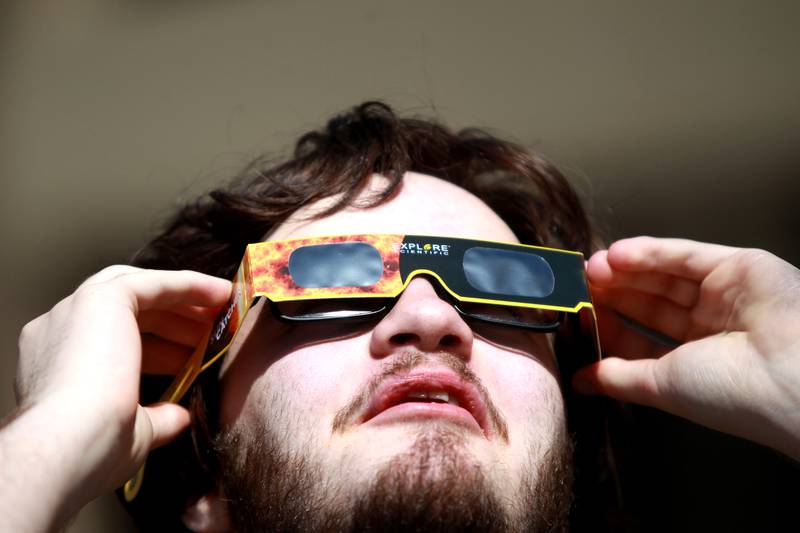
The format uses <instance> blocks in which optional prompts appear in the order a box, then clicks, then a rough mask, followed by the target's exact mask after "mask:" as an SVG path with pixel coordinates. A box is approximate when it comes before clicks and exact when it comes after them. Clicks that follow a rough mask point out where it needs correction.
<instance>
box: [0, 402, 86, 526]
mask: <svg viewBox="0 0 800 533" xmlns="http://www.w3.org/2000/svg"><path fill="white" fill-rule="evenodd" d="M56 418H60V417H58V416H57V414H56V413H50V414H48V413H46V411H45V409H41V408H37V407H36V406H34V407H31V408H27V409H21V410H18V411H17V412H15V413H13V414H12V415H10V416H9V417H8V419H7V420H6V421H5V422H4V423H3V426H2V428H0V531H15V532H21V533H29V532H40V531H42V532H44V531H53V530H57V529H59V528H61V527H63V526H64V525H66V523H67V522H68V521H69V519H70V518H71V516H72V515H73V514H74V513H76V512H77V510H78V509H79V508H80V506H81V503H79V502H76V501H75V494H73V492H74V491H73V490H71V489H70V487H71V485H72V484H73V483H74V482H75V480H74V479H71V475H72V474H71V472H72V471H73V466H74V462H75V461H76V460H78V458H79V455H75V453H74V452H75V450H69V449H66V448H65V447H64V446H65V442H64V440H63V439H61V431H60V427H63V425H62V424H63V422H64V421H65V420H64V419H63V418H62V419H61V420H57V419H56Z"/></svg>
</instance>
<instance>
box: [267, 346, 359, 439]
mask: <svg viewBox="0 0 800 533" xmlns="http://www.w3.org/2000/svg"><path fill="white" fill-rule="evenodd" d="M271 370H274V373H272V372H271V373H272V374H273V375H272V376H270V378H271V379H270V381H271V382H272V383H273V384H274V385H273V386H275V387H279V388H281V389H284V390H285V391H286V394H287V395H289V396H290V398H291V400H292V402H291V403H292V405H293V407H294V409H295V410H296V412H297V413H298V414H304V415H308V416H310V417H311V418H313V419H314V420H316V421H326V422H327V423H332V421H333V417H334V416H335V415H336V413H337V412H338V410H339V409H341V408H342V407H343V406H344V405H345V403H346V402H347V400H348V399H349V398H350V397H352V395H353V394H354V393H355V392H357V389H358V385H359V383H360V382H359V376H360V375H361V372H360V370H359V369H358V367H357V365H354V364H352V361H350V358H348V356H347V355H345V354H341V353H336V352H335V351H334V350H330V349H329V350H325V351H324V352H323V353H320V350H314V351H312V350H309V351H299V352H297V353H294V354H291V356H289V357H286V358H284V359H283V360H282V361H280V363H279V364H276V365H275V366H274V368H273V369H271ZM362 381H363V379H362ZM327 430H328V431H330V427H329V428H327Z"/></svg>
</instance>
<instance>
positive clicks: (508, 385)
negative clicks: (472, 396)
mask: <svg viewBox="0 0 800 533" xmlns="http://www.w3.org/2000/svg"><path fill="white" fill-rule="evenodd" d="M503 370H504V371H503V372H501V373H497V374H495V375H494V376H493V377H492V378H490V379H486V380H485V381H486V383H487V387H488V388H489V394H490V396H491V397H492V400H493V401H494V402H495V404H496V405H497V407H498V409H499V410H500V412H501V413H502V414H503V415H504V416H505V417H506V420H507V421H508V423H509V426H510V427H509V430H510V432H511V433H512V434H514V433H516V432H517V431H518V430H520V429H522V428H531V427H532V426H544V427H551V426H552V422H551V420H552V419H553V418H554V417H558V416H563V407H562V404H563V401H562V399H561V393H560V389H559V386H558V382H557V381H556V379H555V377H554V376H553V375H552V374H550V373H549V372H547V371H546V370H544V369H543V368H541V367H539V366H537V367H536V368H528V367H519V368H515V366H514V365H510V366H506V367H505V368H504V369H503ZM515 430H517V431H515Z"/></svg>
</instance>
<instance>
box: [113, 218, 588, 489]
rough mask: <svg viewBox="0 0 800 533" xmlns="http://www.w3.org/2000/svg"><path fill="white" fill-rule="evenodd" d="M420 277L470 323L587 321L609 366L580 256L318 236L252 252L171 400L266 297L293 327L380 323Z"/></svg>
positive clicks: (501, 246) (441, 240) (446, 241)
mask: <svg viewBox="0 0 800 533" xmlns="http://www.w3.org/2000/svg"><path fill="white" fill-rule="evenodd" d="M418 275H427V276H430V277H433V278H435V279H436V281H437V282H438V284H439V287H437V289H438V290H439V292H440V295H441V296H442V297H443V298H444V299H446V300H448V301H450V303H451V304H452V305H453V307H454V308H455V310H456V311H457V312H458V313H459V314H460V315H461V316H462V317H463V318H464V319H465V320H466V321H476V322H481V323H488V324H493V325H496V326H500V327H514V328H521V329H525V330H529V331H534V332H543V333H546V332H554V331H557V330H558V329H559V328H560V326H561V325H562V323H563V322H564V318H565V316H571V317H573V318H578V316H579V315H581V316H584V315H586V316H588V317H589V319H588V320H587V321H586V322H583V323H588V324H591V332H590V333H589V336H590V337H591V341H592V344H593V345H594V347H595V352H596V356H597V358H598V359H599V358H600V348H599V346H600V344H599V342H598V340H597V326H596V320H595V316H594V307H593V306H592V300H591V296H590V294H589V286H588V283H587V281H586V276H585V270H584V257H583V254H581V253H580V252H573V251H568V250H557V249H554V248H544V247H539V246H529V245H524V244H511V243H502V242H491V241H479V240H472V239H456V238H451V237H433V236H424V235H396V234H380V235H377V234H365V235H341V236H334V237H311V238H305V239H293V240H285V241H270V242H261V243H255V244H250V245H248V246H247V249H246V251H245V254H244V258H243V260H242V262H241V264H240V265H239V269H238V271H237V273H236V277H235V278H234V280H233V291H232V294H231V298H230V300H229V301H228V303H227V305H226V306H225V308H223V309H222V310H221V311H220V313H219V315H218V316H217V318H216V320H215V321H214V323H213V326H212V328H211V330H210V331H209V333H208V335H207V337H206V339H204V341H203V342H202V343H201V344H200V345H199V346H198V347H197V349H196V350H195V352H194V353H193V354H192V356H191V357H190V359H189V360H188V361H187V363H186V365H185V366H184V367H183V369H182V370H181V371H180V373H179V374H178V375H177V377H176V378H175V380H174V381H173V383H172V385H170V387H169V389H168V390H167V392H166V393H165V394H164V396H163V397H162V400H165V401H170V402H178V401H180V400H181V398H182V397H183V396H184V394H185V393H186V392H187V391H188V390H189V388H190V387H191V385H192V383H193V382H194V381H195V379H196V378H197V376H198V375H199V374H200V373H201V372H202V371H204V370H205V369H207V368H208V367H209V366H211V365H213V364H214V362H215V361H217V360H218V359H219V358H220V357H222V355H223V354H225V352H226V351H227V350H228V348H229V347H230V345H231V344H232V342H233V340H234V337H235V336H236V333H237V332H238V331H239V328H240V326H241V325H242V322H243V321H244V318H245V316H246V315H247V312H248V311H249V310H250V308H251V307H252V306H253V304H254V303H255V302H256V301H257V300H258V298H261V297H264V298H266V299H267V300H268V304H269V306H270V309H271V311H272V313H273V314H274V315H275V317H276V318H277V319H278V320H281V321H285V322H291V323H296V324H303V323H312V322H319V321H329V320H342V321H343V320H349V321H367V320H377V319H379V318H380V317H382V316H383V315H384V314H385V313H387V312H388V311H389V310H391V306H392V305H393V303H394V301H395V300H396V298H397V297H398V296H400V294H401V293H402V292H403V290H405V288H406V287H407V286H408V284H409V283H410V282H411V280H412V279H413V278H414V277H415V276H418ZM142 478H143V469H140V470H139V472H138V473H137V475H136V477H134V478H133V479H131V480H130V481H128V482H127V483H126V484H125V487H124V495H125V498H126V499H127V500H128V501H131V500H133V499H134V498H135V497H136V494H137V493H138V490H139V487H140V486H141V481H142Z"/></svg>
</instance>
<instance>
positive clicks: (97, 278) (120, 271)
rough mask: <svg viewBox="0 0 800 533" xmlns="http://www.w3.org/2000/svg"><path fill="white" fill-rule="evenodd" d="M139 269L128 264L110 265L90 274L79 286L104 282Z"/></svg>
mask: <svg viewBox="0 0 800 533" xmlns="http://www.w3.org/2000/svg"><path fill="white" fill-rule="evenodd" d="M138 271H139V269H138V268H136V267H133V266H130V265H119V264H118V265H110V266H107V267H105V268H104V269H102V270H101V271H99V272H97V273H95V274H94V275H92V276H90V277H89V278H88V279H87V280H86V281H84V282H83V284H82V285H81V287H84V286H87V285H93V284H97V283H104V282H108V281H111V280H113V279H116V278H118V277H120V276H124V275H127V274H132V273H134V272H138Z"/></svg>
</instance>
